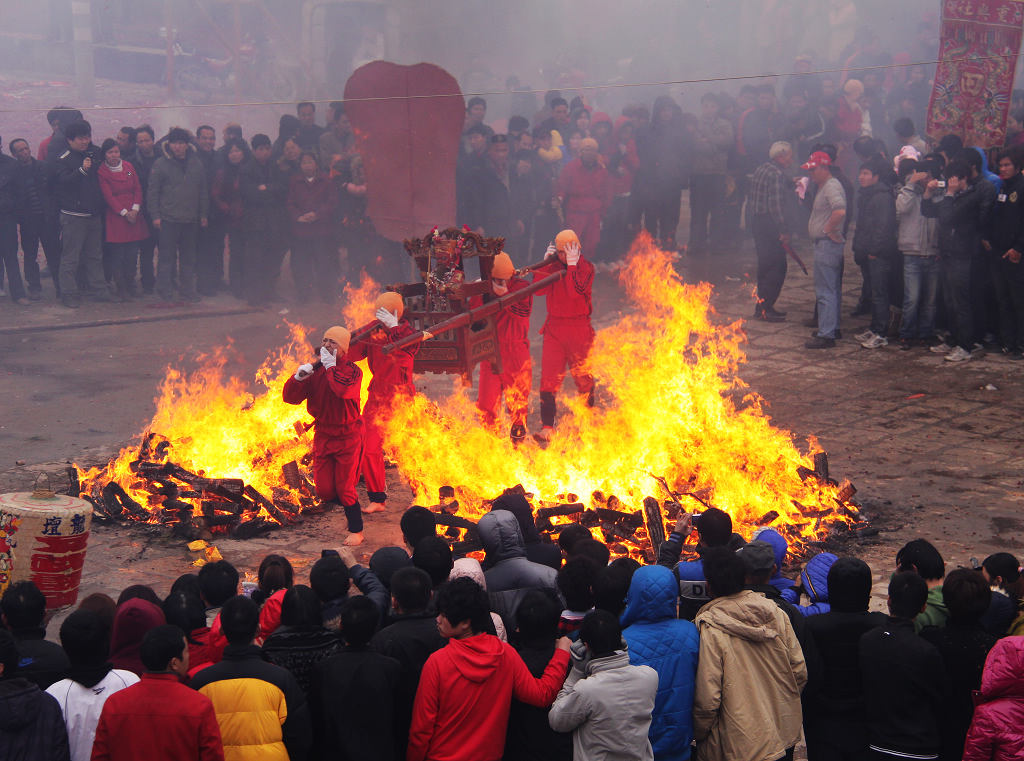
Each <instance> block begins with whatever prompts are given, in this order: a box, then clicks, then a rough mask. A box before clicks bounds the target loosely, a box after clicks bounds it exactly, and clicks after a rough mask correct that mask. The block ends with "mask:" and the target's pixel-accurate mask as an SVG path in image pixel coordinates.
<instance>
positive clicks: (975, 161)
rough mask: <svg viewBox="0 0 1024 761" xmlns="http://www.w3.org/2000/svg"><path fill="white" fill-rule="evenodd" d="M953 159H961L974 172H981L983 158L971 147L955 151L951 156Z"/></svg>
mask: <svg viewBox="0 0 1024 761" xmlns="http://www.w3.org/2000/svg"><path fill="white" fill-rule="evenodd" d="M952 160H953V161H962V162H964V163H965V164H967V166H969V167H971V169H973V170H974V171H976V172H981V171H982V170H983V169H984V160H983V159H982V157H981V154H980V153H979V152H978V151H976V150H974V149H973V148H963V149H961V150H959V151H957V152H956V154H954V155H953V157H952Z"/></svg>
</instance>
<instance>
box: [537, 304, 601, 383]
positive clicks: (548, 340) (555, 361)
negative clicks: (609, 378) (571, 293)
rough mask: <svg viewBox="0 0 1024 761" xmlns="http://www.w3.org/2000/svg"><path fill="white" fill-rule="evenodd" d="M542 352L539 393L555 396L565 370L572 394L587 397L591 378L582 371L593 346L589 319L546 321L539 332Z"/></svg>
mask: <svg viewBox="0 0 1024 761" xmlns="http://www.w3.org/2000/svg"><path fill="white" fill-rule="evenodd" d="M542 332H543V333H544V348H543V350H542V352H541V369H540V390H541V392H551V393H554V392H557V391H558V390H559V389H561V388H562V381H563V380H564V379H565V370H566V368H567V367H568V369H569V372H570V373H571V374H572V379H573V381H575V383H576V390H577V391H579V392H580V393H581V394H589V393H590V392H591V391H592V390H593V389H594V376H593V375H591V374H590V373H588V372H587V371H586V370H585V369H584V364H585V363H586V360H587V355H588V354H590V347H591V346H592V345H593V344H594V329H593V328H592V327H591V325H590V318H589V317H548V321H547V322H546V323H545V325H544V329H543V331H542Z"/></svg>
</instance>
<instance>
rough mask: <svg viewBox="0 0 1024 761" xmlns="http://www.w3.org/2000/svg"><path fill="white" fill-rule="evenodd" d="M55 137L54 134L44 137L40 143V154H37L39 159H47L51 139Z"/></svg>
mask: <svg viewBox="0 0 1024 761" xmlns="http://www.w3.org/2000/svg"><path fill="white" fill-rule="evenodd" d="M52 139H53V135H50V136H49V137H44V138H43V139H42V141H41V142H40V143H39V155H38V156H36V160H38V161H46V149H47V148H49V147H50V141H51V140H52Z"/></svg>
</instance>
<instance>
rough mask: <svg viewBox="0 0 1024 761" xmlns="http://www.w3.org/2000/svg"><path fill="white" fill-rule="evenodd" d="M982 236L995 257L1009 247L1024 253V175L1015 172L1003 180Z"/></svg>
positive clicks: (998, 256) (999, 256)
mask: <svg viewBox="0 0 1024 761" xmlns="http://www.w3.org/2000/svg"><path fill="white" fill-rule="evenodd" d="M984 238H985V240H987V241H988V242H989V243H991V244H992V254H993V255H994V256H995V257H996V258H1001V257H1002V255H1003V254H1005V253H1006V252H1007V251H1009V250H1010V249H1011V248H1012V249H1015V250H1016V251H1020V252H1022V253H1024V176H1021V175H1019V174H1015V175H1014V176H1013V177H1012V178H1011V179H1009V180H1004V181H1003V189H1002V192H1001V193H1000V194H999V195H998V196H996V202H995V203H994V204H993V206H992V213H991V215H989V220H988V228H987V229H986V230H985V235H984Z"/></svg>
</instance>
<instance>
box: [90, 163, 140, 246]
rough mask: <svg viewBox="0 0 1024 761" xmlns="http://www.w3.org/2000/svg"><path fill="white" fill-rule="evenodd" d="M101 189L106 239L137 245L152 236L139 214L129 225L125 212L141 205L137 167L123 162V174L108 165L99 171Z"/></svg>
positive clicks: (102, 166) (101, 166) (110, 241)
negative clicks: (104, 203)
mask: <svg viewBox="0 0 1024 761" xmlns="http://www.w3.org/2000/svg"><path fill="white" fill-rule="evenodd" d="M97 176H98V177H99V181H100V190H101V191H103V198H104V199H105V200H106V202H107V213H106V240H107V242H108V243H134V242H135V241H137V240H145V239H146V238H148V237H149V225H148V224H146V220H145V219H144V218H143V217H142V215H141V214H140V215H139V216H138V217H136V219H135V222H134V223H132V222H129V221H128V219H127V218H126V217H125V216H124V215H123V214H122V213H121V212H122V211H132V210H133V209H134V210H138V209H139V208H140V207H141V206H142V183H140V182H139V175H138V173H136V171H135V167H133V166H132V165H131V164H129V163H128V162H127V161H122V162H121V171H120V172H115V171H113V170H111V168H110V167H109V166H107V165H106V163H105V162H104V163H102V164H100V168H99V170H98V171H97Z"/></svg>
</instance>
